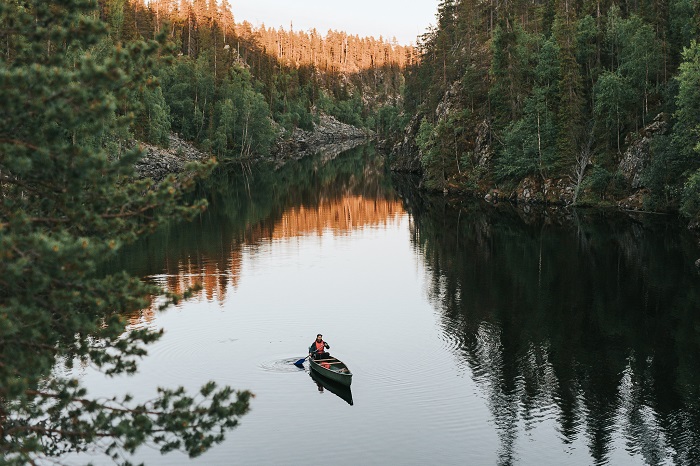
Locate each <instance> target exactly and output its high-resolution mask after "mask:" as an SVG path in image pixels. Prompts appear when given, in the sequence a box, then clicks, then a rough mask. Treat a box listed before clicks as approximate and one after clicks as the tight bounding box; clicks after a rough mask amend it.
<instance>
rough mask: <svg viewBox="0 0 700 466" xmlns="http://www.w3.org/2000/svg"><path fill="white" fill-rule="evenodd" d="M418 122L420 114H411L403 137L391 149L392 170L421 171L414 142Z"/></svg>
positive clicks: (418, 152) (418, 127)
mask: <svg viewBox="0 0 700 466" xmlns="http://www.w3.org/2000/svg"><path fill="white" fill-rule="evenodd" d="M420 122H421V118H420V115H419V114H415V115H413V118H411V121H410V122H409V124H408V125H407V126H406V128H405V129H404V133H403V139H402V140H401V141H399V142H398V143H396V144H395V145H394V147H393V148H392V149H391V158H392V162H391V169H392V170H394V171H397V172H406V173H419V172H420V171H421V164H420V149H418V144H416V136H418V130H419V129H420Z"/></svg>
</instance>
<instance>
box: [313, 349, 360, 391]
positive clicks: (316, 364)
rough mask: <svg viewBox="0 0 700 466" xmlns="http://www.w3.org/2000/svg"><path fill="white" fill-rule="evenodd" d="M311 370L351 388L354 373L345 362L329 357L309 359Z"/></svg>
mask: <svg viewBox="0 0 700 466" xmlns="http://www.w3.org/2000/svg"><path fill="white" fill-rule="evenodd" d="M309 362H310V363H311V370H314V371H316V372H317V373H318V374H320V375H322V376H324V377H326V378H328V379H330V380H333V381H334V382H338V383H339V384H342V385H345V386H346V387H349V386H350V384H351V383H352V372H350V369H348V366H346V365H345V363H344V362H343V361H341V360H340V359H338V358H334V357H332V356H331V357H328V358H326V359H309Z"/></svg>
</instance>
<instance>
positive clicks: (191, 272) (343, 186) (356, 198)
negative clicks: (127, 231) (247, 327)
mask: <svg viewBox="0 0 700 466" xmlns="http://www.w3.org/2000/svg"><path fill="white" fill-rule="evenodd" d="M334 158H335V160H333V161H332V163H327V162H329V161H330V160H329V159H328V157H327V154H319V155H318V156H317V157H312V158H309V159H304V160H301V161H299V162H298V163H293V164H290V165H289V166H285V167H283V168H282V169H281V170H277V171H265V170H256V171H254V172H253V173H246V174H245V175H241V174H237V175H234V174H231V173H230V172H221V173H217V174H215V175H214V176H213V177H212V178H211V179H210V180H209V182H208V183H207V185H204V186H202V187H201V188H200V190H201V193H200V194H201V195H206V196H207V198H208V199H209V204H210V207H209V209H208V210H207V212H206V213H205V214H203V215H202V216H201V217H200V218H199V219H198V220H197V221H195V222H194V223H190V224H180V225H174V226H171V227H169V228H166V229H164V230H162V231H160V232H158V233H156V234H154V235H152V236H151V237H149V238H147V239H146V240H144V241H142V242H140V243H139V244H137V245H135V246H134V247H133V248H130V250H128V251H127V252H126V253H125V254H124V255H123V259H122V263H120V264H114V265H115V266H116V267H123V268H127V269H129V271H130V272H131V273H133V274H136V275H140V276H156V277H157V280H159V282H160V284H161V285H163V286H164V287H165V288H166V289H167V290H168V291H170V292H173V293H182V292H184V291H185V290H187V289H188V288H190V287H192V286H194V285H201V287H202V291H201V293H200V297H201V298H204V299H207V300H209V301H213V300H218V301H223V300H224V299H225V296H226V290H227V289H228V287H229V286H234V287H235V286H236V284H237V283H238V280H239V278H240V271H241V268H242V265H243V262H242V261H243V258H244V251H249V252H251V253H254V250H255V248H251V247H250V246H255V245H259V244H261V243H264V242H265V241H273V240H280V239H286V238H292V237H297V236H307V235H322V234H326V233H329V234H333V235H344V234H347V232H349V231H351V230H356V229H361V228H367V227H376V226H385V225H388V224H391V223H393V222H396V221H398V219H399V217H400V216H401V215H403V213H404V211H403V207H402V204H401V201H400V199H398V198H397V197H396V196H395V194H394V192H393V191H392V190H391V189H390V188H389V186H388V185H386V184H385V183H386V182H387V181H386V179H385V172H384V165H383V161H382V159H381V158H379V157H378V156H377V155H376V154H375V152H374V150H373V148H372V147H371V146H362V147H358V148H355V149H353V150H351V151H349V152H346V153H344V154H342V155H340V156H338V157H334ZM145 312H152V311H148V310H146V311H142V312H140V313H139V314H138V315H135V316H134V317H133V318H132V320H134V321H135V322H138V321H139V320H144V319H145V320H148V319H147V318H146V317H144V316H145V314H144V313H145Z"/></svg>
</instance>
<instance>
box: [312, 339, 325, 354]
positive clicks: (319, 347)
mask: <svg viewBox="0 0 700 466" xmlns="http://www.w3.org/2000/svg"><path fill="white" fill-rule="evenodd" d="M314 344H315V345H316V352H317V353H318V354H321V353H325V352H326V346H325V345H326V343H325V342H323V341H321V342H318V341H314Z"/></svg>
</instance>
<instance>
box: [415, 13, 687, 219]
mask: <svg viewBox="0 0 700 466" xmlns="http://www.w3.org/2000/svg"><path fill="white" fill-rule="evenodd" d="M699 24H700V9H699V8H698V3H697V2H694V1H691V0H670V1H668V2H665V1H656V0H643V1H641V2H634V3H630V2H621V1H617V0H613V1H609V2H602V3H601V2H592V1H581V2H570V1H569V0H555V1H551V2H541V1H537V2H530V3H523V2H507V3H505V4H503V5H497V4H496V3H494V2H477V1H474V0H443V1H441V3H440V5H439V11H438V15H437V25H436V27H435V28H434V29H432V30H431V31H430V32H428V33H427V34H425V35H424V36H423V37H422V44H421V62H420V63H419V64H418V65H416V66H415V67H413V68H412V69H410V70H409V72H408V77H407V85H406V96H405V102H406V110H407V111H408V112H417V113H418V114H419V115H421V118H423V119H424V120H425V121H427V122H428V123H430V125H432V126H433V127H434V128H436V130H437V133H436V135H435V137H433V138H428V139H426V138H422V139H419V141H418V143H419V147H420V148H421V150H422V153H423V168H424V170H425V173H426V176H427V178H428V179H429V180H431V181H432V183H433V184H434V185H435V186H438V187H440V186H446V185H450V184H454V185H462V186H466V185H468V184H469V180H471V179H473V174H472V173H471V172H472V170H474V169H476V168H479V169H481V172H480V173H479V174H478V177H479V178H480V179H481V180H482V181H483V182H484V183H485V184H488V185H491V186H493V185H502V184H504V183H505V184H506V185H508V184H510V185H515V184H517V183H518V182H520V181H521V180H522V179H524V178H526V177H531V178H533V179H537V180H541V181H544V180H546V179H561V178H567V179H571V180H572V183H573V184H575V185H576V187H577V192H578V189H579V188H582V191H585V192H586V193H587V195H588V196H592V197H593V198H594V197H599V198H600V197H603V198H605V197H606V196H607V195H610V194H611V193H612V191H614V190H611V189H610V188H611V186H610V183H613V182H615V181H614V180H617V179H619V176H618V170H619V167H618V165H619V163H620V160H621V158H622V153H623V152H624V151H625V149H626V148H627V147H628V146H629V144H630V142H631V141H633V140H634V138H635V137H636V136H635V135H636V134H637V133H639V132H640V131H641V130H642V129H643V128H644V127H645V126H647V125H648V124H649V123H651V122H652V121H653V120H654V119H655V118H657V116H659V115H660V116H659V117H658V119H659V120H660V121H664V122H665V123H666V128H667V129H666V131H665V136H660V135H657V136H659V138H660V137H663V138H665V141H666V142H665V143H660V144H654V148H653V150H652V156H651V161H650V163H648V165H647V166H646V168H645V172H644V174H643V178H644V186H645V187H646V188H648V189H649V190H650V195H649V196H648V199H647V201H648V202H649V203H650V205H653V207H654V208H658V209H663V208H668V207H674V206H676V207H677V206H678V205H679V203H681V204H683V206H684V207H683V210H684V211H685V212H686V213H687V214H688V215H690V216H698V214H699V213H700V211H698V210H696V209H695V208H694V207H692V206H695V205H697V204H698V202H697V201H696V200H693V197H694V196H695V195H696V194H694V193H695V190H694V189H693V188H692V186H694V183H693V182H692V180H691V181H688V183H686V180H689V179H690V177H691V175H692V174H693V173H694V172H695V171H696V170H697V168H698V166H697V160H698V142H700V133H698V130H697V128H698V121H699V120H700V91H698V89H700V65H699V63H700V55H699V53H698V45H697V44H696V42H695V41H692V42H691V40H692V39H693V38H696V37H697V33H698V26H699ZM445 103H448V104H449V105H445ZM484 122H485V123H486V124H488V127H489V129H490V135H491V136H490V139H491V142H492V147H493V149H494V153H495V155H494V158H493V160H492V161H491V162H490V165H488V166H485V167H484V166H481V167H469V166H464V165H462V164H460V163H459V161H460V160H462V159H464V158H465V157H467V158H468V157H469V155H470V151H471V150H472V145H473V141H474V140H475V138H476V134H475V132H476V128H477V127H478V126H479V125H480V124H482V123H484ZM441 125H443V126H444V125H449V126H454V127H456V128H459V132H460V133H461V134H463V135H464V139H462V140H460V138H454V137H443V136H441V135H440V134H439V133H440V131H439V128H440V127H441ZM436 154H444V155H443V156H441V157H438V159H440V162H439V163H437V164H436V163H435V161H436ZM447 154H451V156H450V157H447V156H446V155H447ZM450 159H451V162H449V160H450ZM603 174H606V175H605V176H601V175H603ZM604 179H607V180H608V182H603V180H604ZM631 191H632V187H631V186H628V187H627V189H626V192H627V193H629V192H631Z"/></svg>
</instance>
